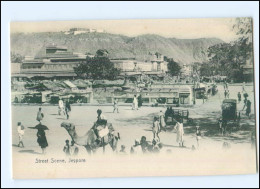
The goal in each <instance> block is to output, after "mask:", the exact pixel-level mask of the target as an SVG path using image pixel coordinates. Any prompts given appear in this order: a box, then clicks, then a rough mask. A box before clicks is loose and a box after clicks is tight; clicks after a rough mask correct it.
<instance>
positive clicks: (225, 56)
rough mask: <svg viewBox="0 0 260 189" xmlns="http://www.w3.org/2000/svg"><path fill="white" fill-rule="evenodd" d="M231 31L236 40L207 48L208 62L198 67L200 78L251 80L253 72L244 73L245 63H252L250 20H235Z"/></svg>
mask: <svg viewBox="0 0 260 189" xmlns="http://www.w3.org/2000/svg"><path fill="white" fill-rule="evenodd" d="M232 29H233V30H235V31H236V34H237V35H238V39H237V40H235V41H232V42H230V43H221V44H216V45H214V46H211V47H209V48H208V51H207V54H208V61H207V62H203V63H202V64H201V65H200V75H201V76H212V75H222V76H227V77H228V79H229V80H233V81H234V82H243V81H252V80H253V72H251V74H248V73H245V65H246V63H247V62H249V61H253V44H252V20H251V18H237V19H236V22H235V24H234V25H233V28H232ZM251 63H252V64H253V62H251Z"/></svg>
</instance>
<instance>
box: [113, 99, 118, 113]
mask: <svg viewBox="0 0 260 189" xmlns="http://www.w3.org/2000/svg"><path fill="white" fill-rule="evenodd" d="M115 111H117V113H119V110H118V100H117V99H115V100H114V110H113V113H115Z"/></svg>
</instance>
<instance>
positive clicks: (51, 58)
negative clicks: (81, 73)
mask: <svg viewBox="0 0 260 189" xmlns="http://www.w3.org/2000/svg"><path fill="white" fill-rule="evenodd" d="M85 60H86V55H83V54H81V53H73V52H69V51H68V50H67V48H66V47H62V46H56V45H49V46H46V47H45V48H44V49H42V50H41V51H40V52H39V53H38V54H37V55H36V56H35V57H34V58H31V57H29V58H26V59H25V60H24V61H23V62H22V63H21V64H20V74H21V75H26V76H27V77H35V76H38V77H41V76H42V77H74V76H76V74H75V72H74V67H76V66H78V65H79V64H80V63H82V62H84V61H85Z"/></svg>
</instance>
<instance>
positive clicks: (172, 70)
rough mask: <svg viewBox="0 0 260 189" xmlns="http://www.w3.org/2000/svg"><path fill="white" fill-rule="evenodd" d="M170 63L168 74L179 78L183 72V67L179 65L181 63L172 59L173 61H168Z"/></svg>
mask: <svg viewBox="0 0 260 189" xmlns="http://www.w3.org/2000/svg"><path fill="white" fill-rule="evenodd" d="M167 62H168V65H167V67H168V73H169V74H170V75H172V76H177V75H179V74H180V72H181V66H180V65H179V63H177V62H175V61H174V60H173V59H172V58H171V59H167Z"/></svg>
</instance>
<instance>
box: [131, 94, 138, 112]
mask: <svg viewBox="0 0 260 189" xmlns="http://www.w3.org/2000/svg"><path fill="white" fill-rule="evenodd" d="M132 109H133V110H138V101H137V98H136V95H135V96H134V100H133V107H132Z"/></svg>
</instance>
